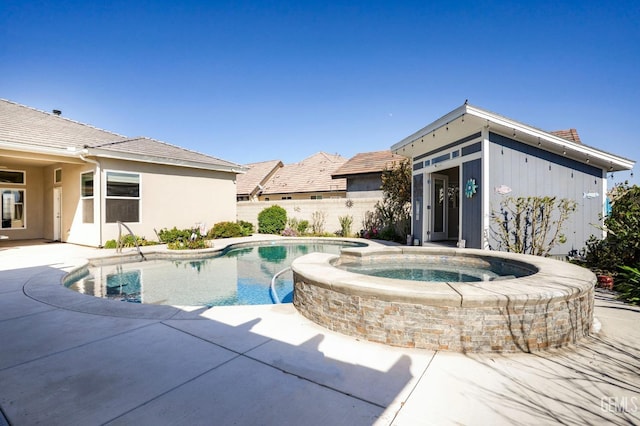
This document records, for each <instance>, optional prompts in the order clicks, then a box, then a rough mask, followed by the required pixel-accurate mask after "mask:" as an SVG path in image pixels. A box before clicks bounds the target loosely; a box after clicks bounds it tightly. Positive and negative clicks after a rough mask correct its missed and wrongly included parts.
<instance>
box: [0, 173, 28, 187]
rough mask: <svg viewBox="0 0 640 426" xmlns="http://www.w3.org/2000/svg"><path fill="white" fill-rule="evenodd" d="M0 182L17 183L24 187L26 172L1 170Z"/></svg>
mask: <svg viewBox="0 0 640 426" xmlns="http://www.w3.org/2000/svg"><path fill="white" fill-rule="evenodd" d="M0 182H2V183H15V184H17V185H24V172H15V171H11V170H0Z"/></svg>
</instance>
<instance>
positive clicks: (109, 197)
mask: <svg viewBox="0 0 640 426" xmlns="http://www.w3.org/2000/svg"><path fill="white" fill-rule="evenodd" d="M109 173H120V174H129V175H137V176H138V196H137V197H126V196H113V195H109V193H108V188H107V186H108V181H109ZM103 185H104V188H103V189H104V208H105V215H104V223H105V225H110V224H114V223H116V222H107V212H106V208H107V200H137V201H138V220H137V221H135V222H130V221H127V222H125V223H136V224H138V223H141V222H142V173H141V172H132V171H128V170H120V169H104V183H103ZM122 222H124V221H122Z"/></svg>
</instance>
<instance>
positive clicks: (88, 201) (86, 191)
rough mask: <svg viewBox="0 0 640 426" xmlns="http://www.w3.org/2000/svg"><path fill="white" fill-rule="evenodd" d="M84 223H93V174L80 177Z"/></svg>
mask: <svg viewBox="0 0 640 426" xmlns="http://www.w3.org/2000/svg"><path fill="white" fill-rule="evenodd" d="M80 195H81V197H82V223H93V172H88V173H82V174H81V175H80Z"/></svg>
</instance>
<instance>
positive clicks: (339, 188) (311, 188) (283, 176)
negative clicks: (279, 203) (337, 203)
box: [257, 152, 347, 201]
mask: <svg viewBox="0 0 640 426" xmlns="http://www.w3.org/2000/svg"><path fill="white" fill-rule="evenodd" d="M346 161H347V160H346V159H345V158H344V157H342V156H340V155H338V154H327V153H324V152H318V153H316V154H314V155H312V156H310V157H308V158H305V159H304V160H302V161H300V162H298V163H293V164H285V165H284V166H283V167H279V168H277V169H276V170H275V173H273V174H272V175H271V177H270V178H269V179H267V180H266V181H265V183H264V184H263V185H262V186H263V187H262V189H261V191H260V193H259V194H258V195H257V198H258V200H259V201H273V200H320V199H324V198H344V197H345V194H346V187H347V184H346V180H345V179H332V178H331V174H332V173H333V172H334V171H335V170H336V169H337V168H338V167H340V166H342V165H343V164H344V163H345V162H346Z"/></svg>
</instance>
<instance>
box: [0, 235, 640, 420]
mask: <svg viewBox="0 0 640 426" xmlns="http://www.w3.org/2000/svg"><path fill="white" fill-rule="evenodd" d="M0 244H2V245H0V410H1V414H0V425H4V424H9V425H31V424H47V425H99V424H114V425H117V424H122V425H128V424H135V425H160V424H168V425H182V424H184V425H198V424H202V425H214V424H215V425H218V424H219V425H227V424H238V425H275V424H277V425H283V424H304V425H370V424H376V425H421V424H424V425H442V424H464V425H471V424H478V425H488V424H491V425H499V424H518V425H541V424H575V425H585V424H640V374H639V371H640V328H639V327H638V324H640V310H639V309H637V308H635V307H630V306H627V305H624V304H621V303H618V302H616V301H614V300H613V299H611V297H608V295H606V294H603V293H598V296H597V300H596V317H597V319H598V320H599V322H600V323H601V331H600V332H599V333H598V334H595V335H594V336H592V337H590V338H589V339H586V340H584V341H583V342H581V344H580V345H578V346H577V347H573V348H567V349H563V350H553V351H548V352H543V353H537V354H526V353H522V354H510V355H498V354H482V355H477V354H461V353H451V352H434V351H424V350H409V349H400V348H393V347H387V346H384V345H378V344H373V343H369V342H363V341H358V340H356V339H353V338H349V337H346V336H343V335H339V334H336V333H333V332H331V331H328V330H326V329H324V328H321V327H319V326H317V325H315V324H314V323H311V322H310V321H308V320H306V319H305V318H303V317H302V316H301V315H299V314H298V313H297V312H296V310H295V309H294V308H293V306H292V305H290V304H289V305H273V306H241V307H216V308H212V309H209V310H195V311H194V310H189V309H179V308H173V307H160V306H146V305H145V306H141V305H132V304H126V303H119V302H112V301H106V300H100V299H95V298H92V297H90V296H82V295H77V294H75V293H74V297H72V298H68V297H66V296H68V295H69V294H68V293H69V292H70V291H69V290H67V289H64V288H62V287H61V286H60V284H59V283H60V279H61V277H62V276H63V275H64V274H66V273H67V272H68V271H70V270H72V269H73V268H75V267H76V266H78V265H81V264H82V263H83V262H85V259H86V258H89V257H95V256H98V255H104V254H106V253H108V251H106V250H96V249H91V248H86V247H78V246H74V245H70V244H44V243H41V244H32V245H18V246H15V245H8V242H7V241H3V242H2V243H0ZM75 296H78V297H75ZM70 300H72V301H71V302H70Z"/></svg>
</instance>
